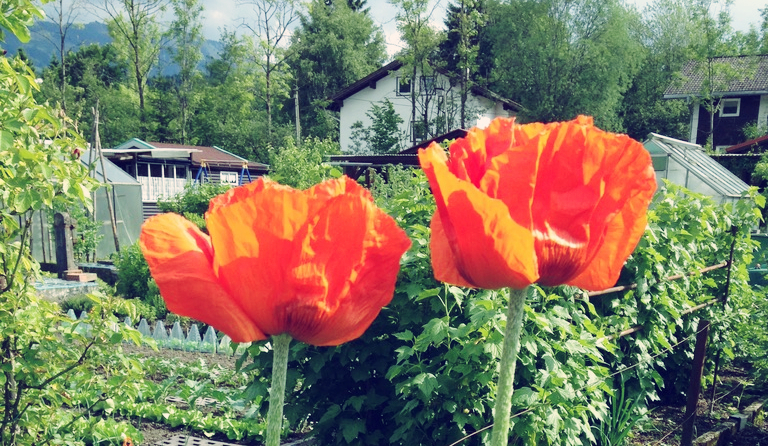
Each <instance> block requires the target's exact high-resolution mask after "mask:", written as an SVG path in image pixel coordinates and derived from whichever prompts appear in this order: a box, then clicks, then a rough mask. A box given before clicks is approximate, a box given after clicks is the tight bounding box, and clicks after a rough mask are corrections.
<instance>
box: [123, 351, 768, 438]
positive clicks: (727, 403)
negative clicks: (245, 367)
mask: <svg viewBox="0 0 768 446" xmlns="http://www.w3.org/2000/svg"><path fill="white" fill-rule="evenodd" d="M123 351H124V352H125V353H126V354H130V355H139V356H142V357H159V358H163V359H175V360H178V361H183V362H194V361H197V360H198V359H199V358H202V359H204V360H205V361H206V362H207V363H208V364H211V365H214V366H216V365H218V366H220V367H222V368H224V369H229V370H234V369H235V363H236V361H237V357H234V356H227V355H219V354H215V355H214V354H210V353H195V352H185V351H180V350H172V349H159V350H158V351H154V350H152V349H150V348H148V347H143V346H142V347H138V346H135V345H132V344H131V345H125V346H124V347H123ZM718 381H719V383H718V387H717V391H716V395H717V397H716V398H719V400H718V401H717V402H716V404H715V405H714V408H713V410H712V411H711V415H710V409H711V407H710V402H709V400H708V399H705V398H704V397H707V398H709V395H710V392H711V389H703V390H702V398H701V399H700V400H699V403H698V406H697V411H696V412H697V417H696V428H695V431H694V438H696V437H698V436H699V435H702V434H704V433H705V432H708V431H710V430H712V429H713V428H714V427H715V426H717V425H718V424H719V423H721V422H722V421H727V420H728V417H729V416H730V414H731V413H733V412H735V411H737V410H741V409H743V408H745V407H746V406H748V405H749V404H751V403H752V402H754V401H755V400H757V399H758V398H760V397H761V396H763V397H764V396H768V389H755V388H754V387H750V386H746V387H745V386H744V385H743V383H746V382H748V381H749V374H748V373H747V372H746V371H744V370H743V369H738V368H734V369H727V370H724V371H723V372H722V373H721V374H720V377H719V379H718ZM684 415H685V406H684V405H682V406H679V405H678V406H675V405H659V406H656V407H653V408H651V410H650V412H649V413H648V416H647V419H646V420H645V421H641V422H640V424H639V426H638V427H636V428H635V430H634V432H633V433H632V435H631V438H630V439H629V441H628V444H629V445H630V446H665V445H670V446H671V445H675V446H677V445H679V444H680V434H681V430H682V428H681V424H682V422H683V419H684ZM133 422H134V424H135V425H136V427H137V428H139V429H140V430H141V432H142V434H143V435H144V441H143V442H142V443H141V444H143V445H162V443H163V441H165V440H169V439H170V438H172V437H175V436H177V435H195V434H194V433H190V432H188V431H187V430H185V429H179V428H177V429H172V428H170V427H168V426H166V425H163V424H160V423H152V422H146V421H140V420H134V421H133ZM760 424H761V425H760V426H754V425H752V424H750V425H749V426H748V427H747V428H746V429H744V430H743V431H741V432H739V433H738V434H737V436H736V437H735V438H734V439H733V440H732V441H731V443H730V444H731V445H732V446H760V445H762V446H768V423H760ZM211 440H214V441H221V442H227V443H233V444H243V445H246V444H250V443H246V442H237V441H232V440H229V439H227V438H226V437H221V438H217V437H213V438H211ZM294 440H295V439H294Z"/></svg>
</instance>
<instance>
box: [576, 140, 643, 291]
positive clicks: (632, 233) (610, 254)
mask: <svg viewBox="0 0 768 446" xmlns="http://www.w3.org/2000/svg"><path fill="white" fill-rule="evenodd" d="M638 153H639V154H640V155H639V157H638V158H640V159H639V160H637V161H635V162H630V164H631V165H632V166H636V167H637V166H645V167H646V168H645V169H644V171H640V172H638V171H637V168H635V169H634V172H633V171H632V170H630V171H629V172H630V174H632V173H634V174H635V175H634V181H636V183H635V188H634V192H633V193H632V195H631V196H630V197H629V199H628V200H627V201H626V202H625V203H624V205H623V207H622V209H621V210H620V211H619V213H618V214H617V215H616V216H615V217H613V218H612V219H611V220H610V221H609V222H608V223H607V225H606V229H605V232H604V235H603V237H602V243H601V244H600V246H599V248H598V249H597V250H596V253H595V256H594V258H593V259H592V260H591V261H590V263H589V265H588V267H587V268H586V269H585V270H584V271H583V272H582V273H581V274H579V275H578V276H576V277H575V278H574V279H572V280H570V281H569V282H568V284H569V285H573V286H577V287H579V288H583V289H585V290H589V291H598V290H602V289H605V288H609V287H611V286H613V285H615V284H616V281H617V280H618V279H619V274H620V273H621V268H622V266H623V264H624V261H625V260H626V259H627V257H629V255H630V254H632V251H634V250H635V247H636V246H637V243H638V242H639V241H640V238H641V237H642V236H643V234H644V233H645V229H646V223H647V215H646V213H647V209H648V205H649V203H650V202H651V200H652V199H653V194H654V192H655V191H656V180H655V176H654V175H655V174H654V172H653V167H652V166H651V163H650V159H648V160H645V156H643V155H647V152H645V150H644V149H643V151H642V152H638ZM618 170H621V169H618Z"/></svg>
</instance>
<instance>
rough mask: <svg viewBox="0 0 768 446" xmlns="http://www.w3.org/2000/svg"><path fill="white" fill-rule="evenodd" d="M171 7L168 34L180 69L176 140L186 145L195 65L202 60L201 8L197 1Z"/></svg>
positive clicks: (177, 0) (181, 1) (174, 0)
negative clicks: (171, 19)
mask: <svg viewBox="0 0 768 446" xmlns="http://www.w3.org/2000/svg"><path fill="white" fill-rule="evenodd" d="M172 4H173V12H174V16H175V18H174V20H173V22H172V23H171V28H170V30H169V32H170V36H171V40H172V41H173V61H174V62H176V64H177V65H178V66H179V74H178V76H177V82H176V86H175V87H176V99H177V101H178V105H179V124H178V127H179V133H180V135H179V140H180V142H181V143H182V144H186V143H187V142H188V138H189V112H190V97H191V95H192V91H191V90H192V88H193V83H194V81H195V79H196V78H197V77H198V76H199V71H198V70H197V64H198V63H199V62H200V60H201V59H202V57H203V53H202V52H201V47H202V45H203V24H202V22H201V20H202V16H201V14H202V12H203V6H202V4H201V3H200V0H172Z"/></svg>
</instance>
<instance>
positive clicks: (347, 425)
mask: <svg viewBox="0 0 768 446" xmlns="http://www.w3.org/2000/svg"><path fill="white" fill-rule="evenodd" d="M340 426H341V435H343V436H344V440H346V442H347V443H352V441H353V440H355V439H356V438H357V436H358V435H360V434H362V433H365V431H366V430H365V421H364V420H360V419H357V420H350V419H348V418H344V419H342V420H341V423H340Z"/></svg>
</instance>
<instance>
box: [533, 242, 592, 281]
mask: <svg viewBox="0 0 768 446" xmlns="http://www.w3.org/2000/svg"><path fill="white" fill-rule="evenodd" d="M533 237H534V247H535V249H536V257H537V260H538V265H539V280H538V283H540V284H541V285H544V286H556V285H561V284H563V283H566V282H568V281H569V280H570V279H572V278H574V277H576V276H577V275H578V273H579V272H580V270H581V268H582V266H583V265H584V255H585V253H586V250H587V243H586V242H580V241H576V240H573V239H572V238H571V237H568V236H567V235H563V234H557V233H556V232H554V231H553V230H551V229H550V230H549V231H547V232H546V233H545V232H542V231H539V230H534V231H533Z"/></svg>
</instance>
